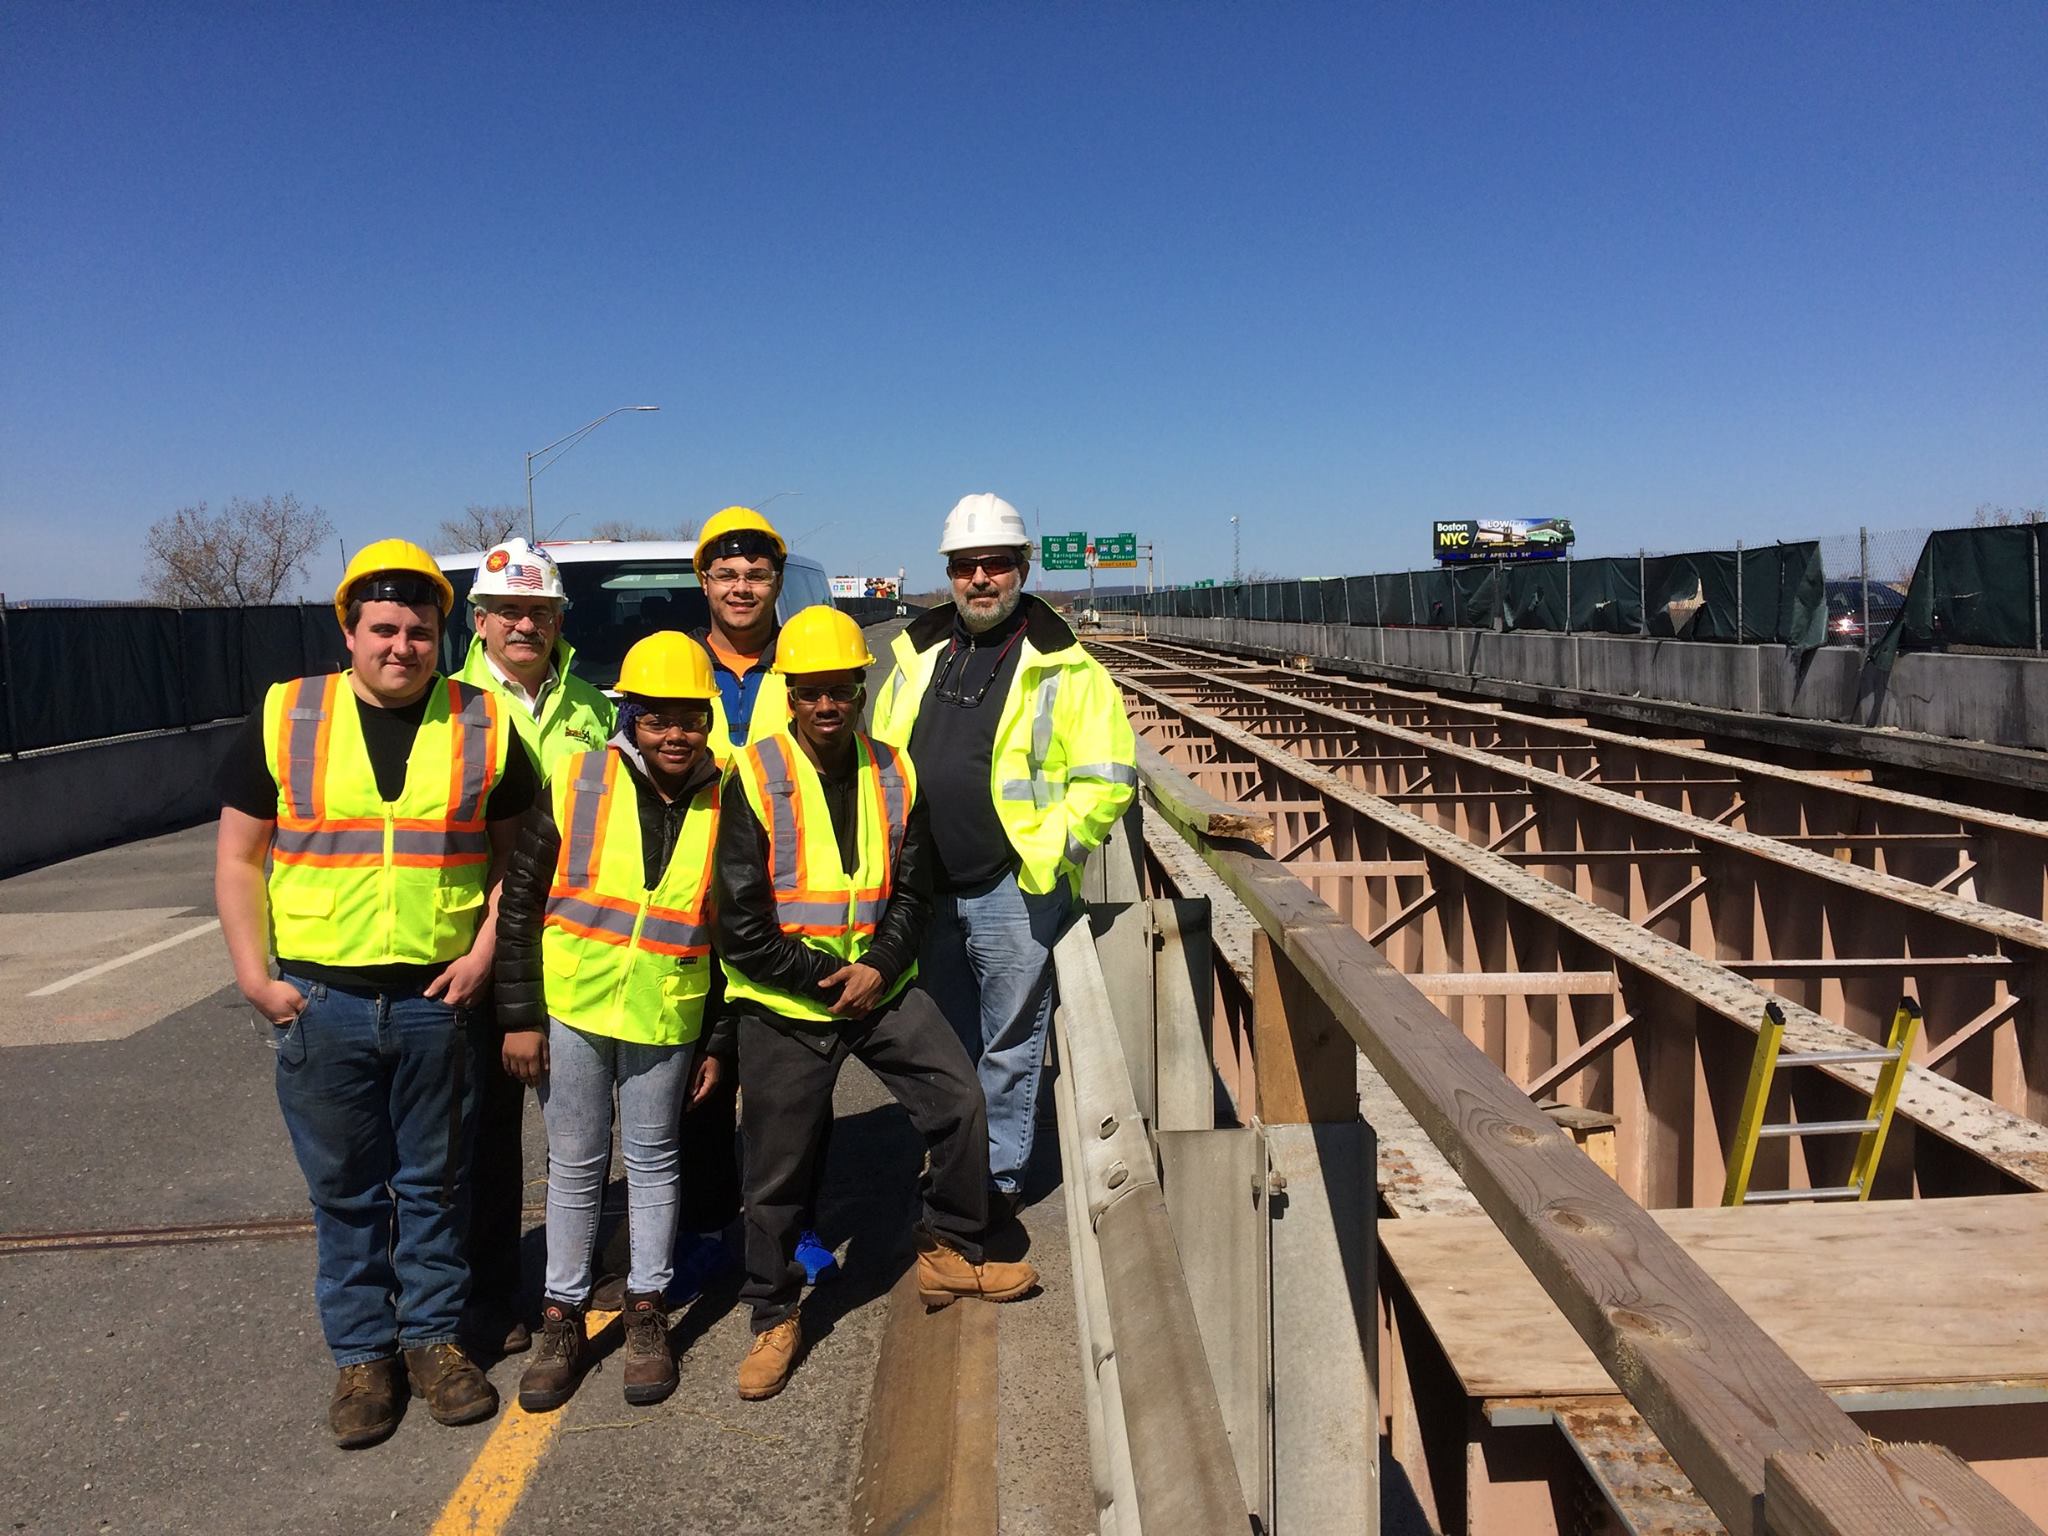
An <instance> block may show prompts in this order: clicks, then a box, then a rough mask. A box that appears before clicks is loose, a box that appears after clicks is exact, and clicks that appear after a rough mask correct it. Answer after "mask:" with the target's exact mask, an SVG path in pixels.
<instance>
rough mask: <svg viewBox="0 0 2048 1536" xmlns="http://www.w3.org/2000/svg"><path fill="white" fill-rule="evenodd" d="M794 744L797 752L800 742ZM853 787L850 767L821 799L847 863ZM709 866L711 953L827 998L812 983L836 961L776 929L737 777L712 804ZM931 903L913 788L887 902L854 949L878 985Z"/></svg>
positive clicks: (920, 934)
mask: <svg viewBox="0 0 2048 1536" xmlns="http://www.w3.org/2000/svg"><path fill="white" fill-rule="evenodd" d="M796 750H797V751H799V752H800V751H802V750H803V748H802V747H797V749H796ZM857 793H858V789H857V786H856V785H855V784H854V783H853V782H852V778H851V775H849V776H848V780H847V781H846V783H845V785H844V788H843V790H842V792H841V793H838V794H835V793H834V792H833V786H832V784H831V782H830V781H829V780H828V781H827V785H826V795H825V799H826V803H827V804H828V805H829V806H830V807H831V808H832V824H833V830H834V831H835V832H837V833H838V834H839V843H840V849H841V855H840V862H841V866H842V867H843V868H847V869H849V870H850V869H851V868H852V861H851V860H850V859H849V858H848V852H849V850H850V849H851V847H852V844H853V837H854V818H855V816H856V815H857V814H858V812H857V802H856V800H855V795H857ZM712 866H713V870H714V873H715V874H716V877H717V884H716V886H715V892H716V894H715V895H714V897H713V904H714V906H715V909H716V912H717V919H716V922H717V927H716V930H715V932H716V938H715V940H714V942H715V944H716V946H717V949H718V954H719V957H720V958H721V959H722V960H724V961H725V962H726V963H727V964H728V965H730V966H732V967H733V968H734V969H735V970H738V971H740V972H741V973H743V974H744V975H746V976H748V977H749V978H751V979H752V980H754V981H757V982H759V983H761V984H762V985H763V986H769V987H774V988H777V989H778V990H780V991H784V992H794V993H797V994H799V995H809V996H811V997H815V998H816V999H817V1000H818V1001H820V1002H822V1003H825V1004H827V1005H830V1004H831V1003H833V1002H835V1001H836V1000H837V997H838V993H837V990H836V989H835V990H833V991H826V990H823V989H821V988H820V987H819V986H818V983H819V982H820V981H821V980H823V979H824V978H825V977H827V976H830V975H831V974H832V973H833V972H834V971H836V970H838V969H839V968H840V966H841V965H842V964H843V962H842V961H840V960H838V959H836V958H834V957H833V956H831V955H828V954H826V953H824V952H823V951H822V950H817V949H813V948H811V946H810V945H808V944H806V943H804V941H803V940H801V939H793V938H791V937H789V936H788V935H787V934H785V933H784V932H783V931H782V925H781V923H780V922H779V921H778V920H777V918H776V914H775V890H774V886H773V884H772V883H771V882H770V879H769V875H768V835H767V833H765V832H764V831H763V830H762V829H761V823H760V820H759V818H757V817H756V816H755V815H754V808H753V807H752V806H751V805H749V804H748V803H747V797H746V795H745V794H743V793H742V792H741V791H740V788H739V786H738V785H737V784H733V785H730V786H729V787H728V791H727V793H726V796H725V799H724V801H723V802H722V803H721V806H720V811H719V820H718V852H717V853H716V855H715V856H714V857H713V859H712ZM931 910H932V876H931V824H930V820H929V818H928V817H927V815H926V812H925V803H924V796H923V795H922V794H920V795H919V796H918V798H917V799H916V801H915V802H914V803H913V804H912V805H911V808H910V819H909V822H908V824H907V825H906V826H905V828H904V833H903V849H902V852H901V853H899V854H898V855H897V858H896V869H895V878H894V881H893V884H892V886H891V890H890V894H889V905H888V906H887V907H885V908H884V909H883V911H882V919H881V921H880V922H879V923H877V924H876V925H875V938H874V942H873V943H872V944H871V945H870V946H869V948H868V952H867V953H866V954H865V955H864V956H862V957H861V963H862V964H863V965H871V966H873V967H874V968H875V969H876V970H877V971H879V972H880V973H881V976H882V981H883V983H884V984H885V985H888V986H894V985H895V984H896V979H897V978H898V977H899V976H901V975H902V974H903V973H904V972H905V971H907V970H908V969H910V967H911V966H912V965H913V964H914V963H915V962H916V960H917V951H918V948H919V946H920V945H922V944H923V943H924V930H925V924H926V923H927V922H929V921H930V918H931ZM764 1016H765V1015H764ZM768 1022H769V1023H771V1024H778V1025H783V1024H788V1025H795V1024H796V1023H797V1022H798V1021H794V1020H783V1019H779V1018H769V1019H768ZM847 1022H848V1023H852V1022H853V1021H852V1020H851V1019H849V1020H847ZM803 1025H804V1027H805V1028H809V1029H815V1027H816V1026H814V1025H812V1024H810V1023H809V1021H803Z"/></svg>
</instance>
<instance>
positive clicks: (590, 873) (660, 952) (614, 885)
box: [541, 748, 719, 1045]
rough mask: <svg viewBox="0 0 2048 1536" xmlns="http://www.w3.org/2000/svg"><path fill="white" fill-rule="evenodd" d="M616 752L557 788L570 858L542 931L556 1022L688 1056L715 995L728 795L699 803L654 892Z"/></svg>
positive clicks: (712, 792) (713, 787)
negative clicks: (714, 863)
mask: <svg viewBox="0 0 2048 1536" xmlns="http://www.w3.org/2000/svg"><path fill="white" fill-rule="evenodd" d="M621 757H622V754H621V753H620V752H619V751H618V749H617V748H612V749H610V750H607V751H604V752H579V753H577V754H575V755H574V756H572V757H568V758H565V759H564V760H563V762H562V771H561V772H559V773H558V774H556V775H555V778H554V780H553V781H552V783H551V785H550V792H551V793H552V795H553V797H554V808H555V825H556V826H557V827H559V828H560V829H561V833H562V851H561V855H560V856H559V857H558V858H557V860H556V861H555V878H554V882H553V884H552V885H551V886H550V888H549V890H548V904H547V916H546V918H545V919H544V920H543V923H542V926H541V971H542V975H543V977H544V979H545V985H546V988H547V1005H548V1012H549V1013H551V1014H552V1015H554V1016H555V1017H556V1018H558V1019H560V1020H561V1021H562V1022H563V1023H564V1024H568V1025H572V1026H574V1027H575V1028H577V1029H580V1030H583V1031H584V1032H585V1033H587V1034H593V1035H608V1036H610V1037H611V1038H612V1039H615V1040H635V1041H639V1042H641V1043H643V1044H646V1045H684V1044H687V1043H688V1042H690V1041H692V1040H694V1039H696V1038H697V1035H698V1032H699V1031H700V1030H701V1029H702V1028H703V1022H704V998H705V995H706V994H707V993H708V992H709V991H710V989H711V926H710V923H711V919H710V900H711V854H712V849H713V848H714V847H715V846H716V845H717V842H718V796H719V783H718V781H717V780H715V779H714V780H713V781H712V782H711V783H710V784H708V785H707V786H705V787H704V788H703V789H701V790H699V791H698V792H697V793H696V795H695V796H694V797H693V798H692V799H691V801H690V804H689V808H688V810H686V811H685V812H684V814H683V827H682V833H681V835H680V836H679V837H678V838H677V839H676V845H675V848H674V849H673V850H672V851H671V853H670V855H669V861H668V867H667V868H666V869H664V870H663V871H662V872H661V879H660V881H659V882H657V883H656V885H655V886H654V888H653V889H651V890H650V889H648V887H647V884H646V881H647V866H646V862H645V854H644V850H643V848H642V845H641V841H640V806H639V793H638V791H637V789H636V788H635V787H634V784H633V781H632V779H631V777H630V776H629V775H628V774H627V773H626V771H625V769H624V768H623V766H622V764H621Z"/></svg>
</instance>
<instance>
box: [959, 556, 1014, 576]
mask: <svg viewBox="0 0 2048 1536" xmlns="http://www.w3.org/2000/svg"><path fill="white" fill-rule="evenodd" d="M1023 563H1024V562H1023V561H1022V560H1020V559H1018V558H1017V556H1015V555H955V556H954V557H953V558H952V559H950V560H948V561H947V562H946V574H947V575H948V576H951V577H953V578H954V579H955V580H958V581H965V580H966V579H967V578H968V577H970V576H972V575H973V574H974V572H975V570H976V568H977V567H979V568H980V569H981V570H984V571H987V572H988V573H989V575H991V576H1007V575H1009V574H1010V572H1012V571H1014V570H1016V569H1017V567H1018V566H1020V565H1022V564H1023Z"/></svg>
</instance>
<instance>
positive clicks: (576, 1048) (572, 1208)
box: [540, 1019, 692, 1307]
mask: <svg viewBox="0 0 2048 1536" xmlns="http://www.w3.org/2000/svg"><path fill="white" fill-rule="evenodd" d="M691 1055H692V1047H690V1046H687V1045H643V1044H641V1043H639V1042H638V1041H633V1040H614V1039H611V1038H610V1037H609V1036H606V1035H591V1034H585V1033H584V1032H583V1031H582V1030H580V1029H573V1028H571V1027H570V1026H569V1025H567V1024H564V1023H563V1022H562V1021H561V1020H560V1019H550V1020H549V1021H548V1071H547V1076H545V1077H543V1078H542V1079H541V1083H540V1112H541V1118H542V1119H543V1120H544V1121H545V1122H546V1123H547V1128H548V1268H547V1281H546V1292H547V1297H548V1299H549V1300H550V1301H559V1302H562V1303H564V1304H565V1305H568V1306H576V1307H580V1306H583V1305H584V1304H585V1303H587V1302H588V1301H589V1300H590V1286H591V1275H590V1271H591V1266H592V1264H593V1263H594V1262H595V1255H596V1249H597V1219H598V1209H599V1205H600V1203H601V1202H602V1200H603V1198H604V1174H605V1163H606V1161H607V1159H608V1157H609V1154H610V1152H611V1144H612V1089H613V1088H614V1087H615V1086H616V1087H617V1089H618V1092H619V1145H620V1147H621V1148H622V1149H623V1150H624V1152H625V1154H626V1231H627V1236H628V1238H629V1239H630V1241H631V1245H632V1260H631V1263H630V1264H629V1265H628V1267H627V1271H626V1289H627V1290H629V1291H647V1292H659V1291H665V1290H667V1289H668V1283H669V1281H670V1280H671V1279H672V1278H674V1264H675V1260H674V1256H673V1255H674V1249H675V1241H676V1208H677V1193H678V1186H679V1179H680V1169H679V1167H678V1160H677V1156H676V1142H677V1134H676V1116H677V1112H678V1111H679V1110H680V1109H681V1107H682V1102H683V1088H684V1074H685V1073H686V1072H687V1071H688V1069H689V1065H690V1057H691Z"/></svg>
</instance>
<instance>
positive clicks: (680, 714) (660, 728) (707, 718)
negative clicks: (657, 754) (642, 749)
mask: <svg viewBox="0 0 2048 1536" xmlns="http://www.w3.org/2000/svg"><path fill="white" fill-rule="evenodd" d="M633 723H634V724H635V725H644V726H646V727H647V729H648V730H650V731H652V732H654V734H655V735H657V736H664V735H666V734H667V733H668V732H670V731H682V732H684V733H685V734H688V735H695V734H696V733H697V732H698V731H708V730H710V729H711V711H710V710H708V709H678V710H662V711H659V712H657V711H655V710H649V711H648V712H647V713H646V714H644V715H641V716H639V717H638V718H637V719H636V720H635V721H634V722H633Z"/></svg>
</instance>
